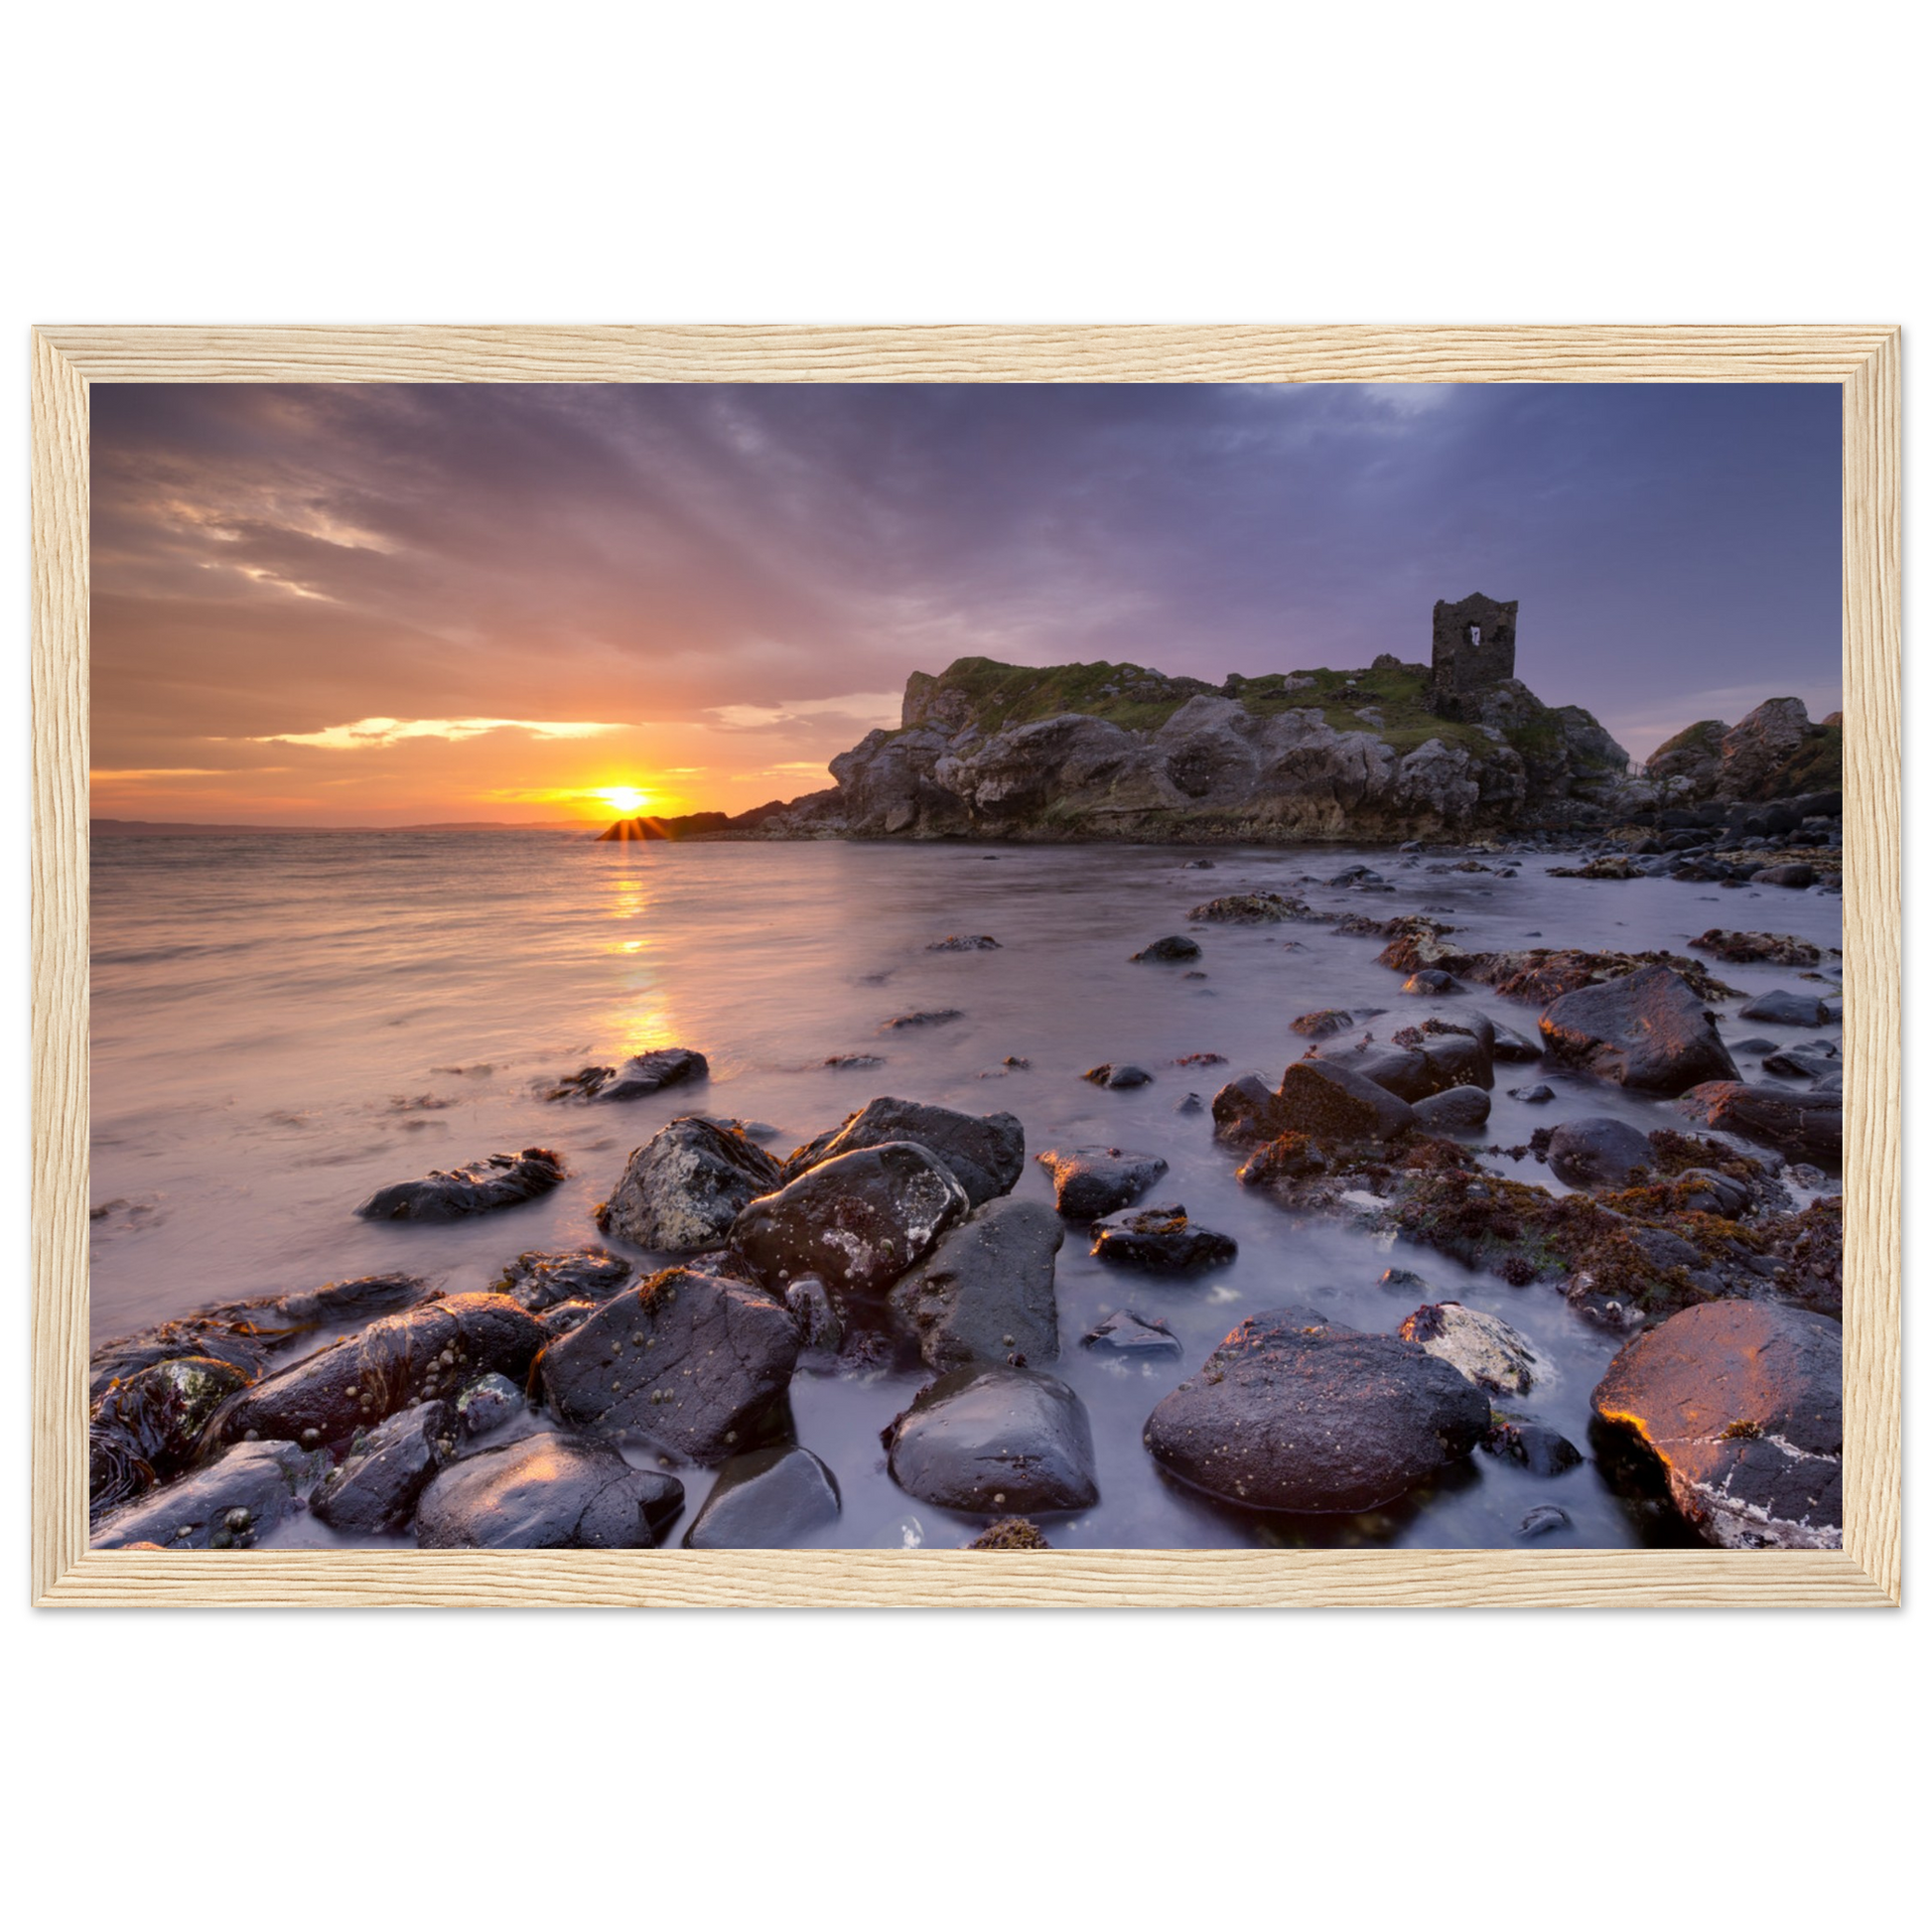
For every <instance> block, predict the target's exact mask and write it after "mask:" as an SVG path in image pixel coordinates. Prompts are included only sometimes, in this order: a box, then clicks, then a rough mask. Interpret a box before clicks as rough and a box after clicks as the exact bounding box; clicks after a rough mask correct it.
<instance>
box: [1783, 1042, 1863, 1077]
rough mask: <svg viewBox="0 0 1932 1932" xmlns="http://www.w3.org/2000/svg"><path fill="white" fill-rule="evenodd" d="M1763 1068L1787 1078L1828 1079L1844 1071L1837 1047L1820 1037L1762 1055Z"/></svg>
mask: <svg viewBox="0 0 1932 1932" xmlns="http://www.w3.org/2000/svg"><path fill="white" fill-rule="evenodd" d="M1764 1070H1765V1072H1766V1073H1775V1074H1778V1075H1780V1076H1781V1077H1782V1078H1784V1079H1787V1080H1829V1079H1832V1078H1834V1077H1835V1076H1837V1075H1839V1074H1842V1073H1843V1072H1844V1070H1845V1069H1844V1067H1843V1066H1842V1065H1841V1063H1840V1061H1839V1057H1838V1049H1837V1048H1836V1047H1834V1046H1833V1045H1831V1044H1830V1042H1829V1041H1826V1040H1822V1039H1809V1040H1806V1041H1805V1043H1804V1044H1803V1045H1802V1046H1787V1047H1785V1048H1784V1049H1783V1050H1782V1051H1781V1052H1776V1053H1767V1054H1765V1056H1764Z"/></svg>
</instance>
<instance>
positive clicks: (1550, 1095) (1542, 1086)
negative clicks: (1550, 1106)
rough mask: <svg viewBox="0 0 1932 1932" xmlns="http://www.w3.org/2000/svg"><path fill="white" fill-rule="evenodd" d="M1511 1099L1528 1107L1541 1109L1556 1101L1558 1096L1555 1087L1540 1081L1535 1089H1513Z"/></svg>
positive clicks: (1510, 1091) (1510, 1094) (1510, 1092)
mask: <svg viewBox="0 0 1932 1932" xmlns="http://www.w3.org/2000/svg"><path fill="white" fill-rule="evenodd" d="M1509 1097H1510V1099H1512V1100H1520V1101H1522V1102H1523V1104H1524V1105H1525V1106H1528V1107H1541V1106H1543V1105H1545V1104H1546V1103H1547V1102H1549V1101H1552V1100H1554V1099H1555V1098H1556V1097H1557V1095H1556V1089H1555V1088H1554V1087H1551V1086H1549V1085H1547V1084H1546V1083H1545V1082H1544V1081H1542V1080H1539V1081H1538V1082H1537V1083H1536V1085H1535V1086H1533V1087H1511V1088H1510V1090H1509Z"/></svg>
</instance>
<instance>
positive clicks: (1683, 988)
mask: <svg viewBox="0 0 1932 1932" xmlns="http://www.w3.org/2000/svg"><path fill="white" fill-rule="evenodd" d="M1539 1025H1540V1027H1541V1030H1542V1034H1543V1042H1544V1047H1545V1050H1546V1052H1547V1053H1548V1055H1549V1057H1550V1058H1551V1059H1553V1060H1556V1061H1558V1062H1560V1063H1562V1064H1566V1065H1571V1066H1580V1067H1583V1068H1584V1069H1586V1070H1587V1072H1590V1073H1593V1074H1595V1075H1596V1076H1597V1077H1598V1078H1599V1079H1604V1080H1614V1081H1616V1082H1617V1084H1618V1085H1620V1086H1625V1087H1630V1088H1632V1089H1634V1090H1635V1091H1637V1092H1640V1093H1659V1094H1678V1093H1683V1092H1684V1091H1685V1090H1686V1089H1687V1088H1689V1087H1694V1086H1697V1085H1698V1084H1699V1083H1700V1082H1702V1081H1706V1080H1734V1079H1735V1078H1736V1077H1737V1069H1736V1067H1735V1066H1734V1065H1732V1063H1731V1058H1730V1054H1729V1053H1728V1052H1727V1051H1726V1050H1725V1043H1724V1041H1723V1040H1722V1039H1720V1038H1719V1036H1718V1028H1717V1023H1716V1022H1715V1021H1714V1020H1713V1019H1712V1018H1711V1016H1710V1014H1709V1013H1707V1012H1706V1011H1705V1009H1704V1005H1703V1003H1702V1002H1701V1001H1700V1000H1699V999H1698V996H1697V995H1696V994H1695V993H1693V992H1692V991H1691V989H1690V987H1689V986H1687V985H1686V984H1685V983H1684V981H1683V980H1682V979H1680V978H1679V977H1678V975H1677V974H1676V973H1675V972H1673V971H1672V970H1671V969H1670V967H1668V966H1640V967H1638V969H1637V970H1636V971H1635V972H1634V973H1627V974H1625V975H1624V976H1623V977H1622V978H1621V979H1614V980H1606V981H1605V982H1604V983H1603V984H1602V985H1600V986H1586V987H1581V988H1579V989H1578V990H1577V991H1576V992H1574V993H1565V994H1562V995H1561V996H1559V997H1558V998H1557V999H1555V1000H1552V1001H1551V1003H1550V1004H1549V1006H1547V1007H1546V1008H1545V1009H1544V1011H1543V1018H1542V1020H1541V1022H1540V1023H1539Z"/></svg>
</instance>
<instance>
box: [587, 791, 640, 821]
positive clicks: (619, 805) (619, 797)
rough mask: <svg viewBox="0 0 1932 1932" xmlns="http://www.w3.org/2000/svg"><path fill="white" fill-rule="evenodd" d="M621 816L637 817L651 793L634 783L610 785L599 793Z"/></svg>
mask: <svg viewBox="0 0 1932 1932" xmlns="http://www.w3.org/2000/svg"><path fill="white" fill-rule="evenodd" d="M597 795H598V796H599V797H600V798H602V799H603V800H604V802H605V803H606V804H607V805H609V806H610V807H611V809H612V810H613V811H614V812H616V813H617V815H618V816H619V817H620V818H635V817H636V816H637V814H638V813H639V812H640V811H642V810H643V808H644V800H645V798H646V797H647V796H648V795H649V794H648V793H646V792H641V791H639V790H638V789H637V788H636V786H634V785H610V786H607V787H606V788H605V789H604V790H602V791H600V792H599V793H598V794H597Z"/></svg>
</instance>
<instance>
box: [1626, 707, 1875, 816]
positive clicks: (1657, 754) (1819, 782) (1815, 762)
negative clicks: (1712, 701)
mask: <svg viewBox="0 0 1932 1932" xmlns="http://www.w3.org/2000/svg"><path fill="white" fill-rule="evenodd" d="M1843 755H1844V731H1843V728H1842V725H1841V722H1840V714H1839V713H1837V712H1833V713H1832V715H1831V716H1830V717H1829V718H1827V719H1826V720H1824V722H1823V723H1822V724H1817V725H1814V724H1813V723H1812V722H1811V718H1810V715H1809V714H1808V713H1807V712H1806V710H1805V706H1804V701H1803V699H1801V698H1766V699H1765V701H1764V702H1763V703H1762V704H1761V705H1759V706H1758V707H1757V709H1756V710H1755V711H1753V712H1751V713H1750V714H1749V716H1748V717H1746V718H1745V719H1744V720H1743V721H1742V722H1741V723H1739V724H1735V725H1732V726H1729V727H1728V728H1726V727H1725V724H1724V722H1723V720H1722V719H1718V718H1706V719H1704V720H1702V721H1701V722H1700V723H1698V724H1695V725H1690V726H1687V727H1686V728H1685V729H1684V730H1683V731H1681V732H1679V733H1678V734H1677V736H1676V737H1675V738H1672V739H1668V740H1666V741H1665V742H1664V743H1663V744H1662V745H1660V746H1658V748H1657V749H1656V751H1654V752H1653V753H1652V754H1651V755H1650V759H1649V761H1648V762H1647V763H1646V764H1645V765H1644V768H1643V771H1644V777H1645V778H1646V779H1647V780H1649V781H1650V782H1651V783H1652V784H1653V785H1655V786H1656V787H1657V788H1658V791H1659V802H1660V803H1666V804H1674V805H1675V804H1686V805H1688V804H1701V803H1703V802H1704V801H1705V800H1706V799H1713V798H1726V799H1739V800H1743V801H1747V802H1751V803H1761V802H1764V801H1767V800H1771V799H1778V798H1789V797H1792V796H1795V795H1797V794H1799V793H1808V792H1833V791H1836V790H1838V788H1839V780H1840V774H1841V769H1842V761H1843Z"/></svg>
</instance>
